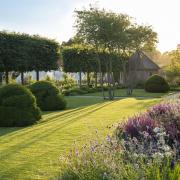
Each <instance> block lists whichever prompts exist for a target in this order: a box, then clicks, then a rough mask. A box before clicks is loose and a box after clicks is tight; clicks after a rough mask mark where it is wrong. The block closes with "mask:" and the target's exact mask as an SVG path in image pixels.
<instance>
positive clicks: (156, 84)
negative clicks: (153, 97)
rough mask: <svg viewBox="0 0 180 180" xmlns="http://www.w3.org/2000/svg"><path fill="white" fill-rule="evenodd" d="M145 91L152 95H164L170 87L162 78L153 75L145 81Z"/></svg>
mask: <svg viewBox="0 0 180 180" xmlns="http://www.w3.org/2000/svg"><path fill="white" fill-rule="evenodd" d="M145 90H146V91H147V92H152V93H164V92H168V91H169V90H170V87H169V84H168V83H167V82H166V80H165V79H164V78H163V77H161V76H159V75H157V74H155V75H152V76H151V77H150V78H149V79H148V80H147V81H146V83H145Z"/></svg>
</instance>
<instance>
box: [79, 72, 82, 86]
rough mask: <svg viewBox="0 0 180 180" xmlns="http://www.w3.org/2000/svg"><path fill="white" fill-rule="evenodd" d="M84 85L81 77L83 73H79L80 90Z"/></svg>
mask: <svg viewBox="0 0 180 180" xmlns="http://www.w3.org/2000/svg"><path fill="white" fill-rule="evenodd" d="M81 85H82V76H81V72H79V88H81Z"/></svg>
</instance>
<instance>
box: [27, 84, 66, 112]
mask: <svg viewBox="0 0 180 180" xmlns="http://www.w3.org/2000/svg"><path fill="white" fill-rule="evenodd" d="M29 88H30V90H31V92H32V93H33V94H34V95H35V97H36V99H37V104H38V106H39V107H40V108H41V110H43V111H53V110H62V109H65V107H66V101H65V99H64V97H63V96H62V95H61V94H60V92H59V89H58V88H57V87H56V86H55V85H54V84H52V83H51V82H49V81H38V82H36V83H34V84H32V85H31V86H30V87H29Z"/></svg>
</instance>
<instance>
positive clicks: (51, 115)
mask: <svg viewBox="0 0 180 180" xmlns="http://www.w3.org/2000/svg"><path fill="white" fill-rule="evenodd" d="M127 98H135V99H137V100H145V99H154V101H152V103H151V104H152V105H153V104H154V102H156V101H157V98H149V97H144V98H140V97H122V98H117V99H115V100H113V101H109V100H104V99H103V98H96V97H95V98H94V97H93V98H79V97H68V102H70V104H69V105H68V107H67V109H66V110H63V111H46V112H43V113H42V115H43V118H42V120H40V121H39V122H38V123H36V124H34V125H32V126H28V127H12V128H9V127H0V137H2V136H4V135H7V134H10V133H11V134H12V135H13V134H14V133H16V132H17V131H22V130H23V129H25V131H28V133H29V132H31V131H33V127H35V126H38V127H39V126H41V125H43V124H46V123H48V122H49V123H50V122H51V121H53V123H54V122H55V121H61V122H63V121H64V120H60V118H61V117H63V118H65V119H67V118H71V117H72V119H73V117H74V116H75V115H77V114H81V113H82V112H83V111H84V110H86V111H87V112H89V110H90V111H91V113H93V112H94V111H97V110H99V109H101V108H103V107H104V106H106V105H109V104H111V103H113V102H116V101H119V100H123V99H127ZM93 105H95V107H94V106H93ZM88 106H89V107H88ZM141 106H145V107H148V106H149V102H148V103H147V102H141ZM128 108H131V105H129V106H128ZM132 108H133V107H132ZM93 109H94V110H93ZM83 116H84V115H83ZM28 129H29V130H28ZM30 129H31V130H30Z"/></svg>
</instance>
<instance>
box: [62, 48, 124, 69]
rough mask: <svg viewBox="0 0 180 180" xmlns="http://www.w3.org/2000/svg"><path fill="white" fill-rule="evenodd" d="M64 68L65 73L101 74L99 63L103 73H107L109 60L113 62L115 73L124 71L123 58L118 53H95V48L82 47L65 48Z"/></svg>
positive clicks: (63, 53)
mask: <svg viewBox="0 0 180 180" xmlns="http://www.w3.org/2000/svg"><path fill="white" fill-rule="evenodd" d="M62 57H63V68H64V71H65V72H99V62H98V60H100V65H101V70H102V72H107V71H108V69H107V66H108V64H109V60H111V61H112V66H113V69H112V70H113V72H120V71H121V70H122V63H123V60H124V57H123V56H120V55H118V54H117V53H108V52H101V51H98V52H97V51H95V49H93V48H89V47H84V46H80V45H74V46H69V47H68V46H67V47H64V48H63V51H62Z"/></svg>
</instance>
